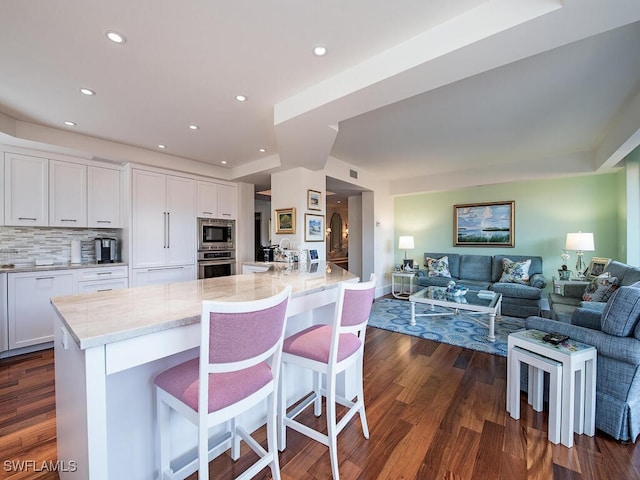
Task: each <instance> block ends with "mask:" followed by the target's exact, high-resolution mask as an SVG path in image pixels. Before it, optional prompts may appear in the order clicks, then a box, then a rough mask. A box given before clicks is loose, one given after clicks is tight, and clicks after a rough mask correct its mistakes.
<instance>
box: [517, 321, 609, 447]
mask: <svg viewBox="0 0 640 480" xmlns="http://www.w3.org/2000/svg"><path fill="white" fill-rule="evenodd" d="M546 334H547V332H541V331H539V330H523V331H520V332H515V333H512V334H511V335H509V338H508V342H507V343H508V353H507V411H508V412H509V413H510V414H511V416H512V417H513V418H515V419H518V418H520V372H521V369H520V365H521V364H522V363H526V364H527V365H529V383H528V386H529V403H531V404H532V405H533V406H534V409H535V410H537V411H540V410H541V409H542V408H541V407H542V391H543V388H544V382H543V377H542V375H543V372H545V371H546V372H549V373H550V377H551V378H550V379H551V382H550V394H549V404H550V406H552V405H551V404H552V402H558V400H559V401H560V405H559V407H560V409H559V410H560V415H559V418H558V416H557V413H554V412H555V408H557V407H558V405H553V407H554V411H553V412H552V411H550V412H549V413H550V415H549V422H550V426H549V440H551V441H554V439H556V441H555V442H554V443H557V437H555V436H554V426H553V425H551V423H552V422H555V421H557V420H560V442H561V443H562V444H563V445H564V446H566V447H569V448H570V447H573V433H574V432H575V433H578V434H582V433H584V434H586V435H589V436H590V437H592V436H593V435H595V419H596V366H597V351H596V348H595V347H592V346H591V345H587V344H584V343H580V342H576V341H575V340H571V339H569V340H567V341H565V342H562V343H561V344H559V345H553V344H550V343H547V342H544V341H543V340H542V338H543V337H544V336H545V335H546ZM558 386H559V387H560V394H559V395H557V394H556V395H554V393H557V387H558ZM554 387H555V390H554ZM516 402H517V405H516ZM550 410H551V408H550ZM552 413H554V415H552ZM552 417H553V418H552Z"/></svg>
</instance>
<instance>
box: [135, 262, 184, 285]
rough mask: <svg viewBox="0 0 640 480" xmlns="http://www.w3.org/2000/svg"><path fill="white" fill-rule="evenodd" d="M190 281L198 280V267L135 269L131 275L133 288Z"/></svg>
mask: <svg viewBox="0 0 640 480" xmlns="http://www.w3.org/2000/svg"><path fill="white" fill-rule="evenodd" d="M190 280H196V267H195V265H194V264H192V265H181V266H178V267H150V268H134V269H133V270H132V274H131V286H132V287H142V286H145V285H159V284H164V283H176V282H187V281H190Z"/></svg>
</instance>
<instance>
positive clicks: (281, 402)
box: [277, 362, 287, 452]
mask: <svg viewBox="0 0 640 480" xmlns="http://www.w3.org/2000/svg"><path fill="white" fill-rule="evenodd" d="M285 369H286V363H284V362H282V363H281V365H280V379H279V381H278V422H277V423H278V433H277V436H278V450H280V451H281V452H282V451H283V450H284V449H285V448H287V427H286V425H285V423H284V419H285V417H286V416H287V400H286V399H287V391H286V385H285V382H284V380H283V378H286V375H285Z"/></svg>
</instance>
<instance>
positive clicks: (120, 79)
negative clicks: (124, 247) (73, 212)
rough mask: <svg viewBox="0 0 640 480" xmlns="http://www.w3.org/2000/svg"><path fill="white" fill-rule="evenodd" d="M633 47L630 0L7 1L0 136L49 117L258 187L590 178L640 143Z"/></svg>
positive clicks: (639, 25) (639, 62) (439, 185)
mask: <svg viewBox="0 0 640 480" xmlns="http://www.w3.org/2000/svg"><path fill="white" fill-rule="evenodd" d="M107 30H116V31H118V32H120V33H122V34H123V35H124V36H125V37H126V39H127V42H126V43H125V44H124V45H116V44H113V43H111V42H109V41H108V40H107V39H106V37H105V32H106V31H107ZM318 43H320V44H324V45H326V46H327V47H328V49H329V53H328V54H327V55H326V56H325V57H322V58H317V57H314V56H313V55H312V53H311V51H312V48H313V46H314V45H315V44H318ZM638 46H640V2H637V1H633V0H564V1H559V0H556V1H553V0H519V1H514V0H494V1H482V0H461V1H456V2H452V1H447V0H439V1H435V0H429V1H427V0H415V1H414V0H411V1H410V0H397V1H394V2H389V1H387V0H350V1H344V0H325V1H323V2H310V1H303V0H263V1H256V0H253V1H250V0H237V1H234V2H221V1H215V0H207V1H204V0H202V1H196V0H192V1H188V2H176V1H175V0H137V1H135V2H131V1H130V0H110V1H108V2H104V1H98V0H64V1H63V0H48V1H45V0H41V1H37V0H28V1H25V0H3V1H2V3H1V4H0V62H1V63H0V65H1V68H0V113H3V114H4V115H6V116H8V117H10V118H11V119H15V121H16V126H15V128H13V129H11V128H8V129H7V128H5V129H4V131H2V130H1V129H0V133H5V134H9V135H13V136H14V137H16V138H18V139H24V140H38V138H34V136H33V134H28V133H26V132H28V131H30V130H29V129H27V128H21V127H24V126H25V125H41V126H45V127H49V128H51V129H58V130H60V131H61V133H60V135H57V136H54V137H55V138H56V142H57V144H58V145H59V146H61V147H69V148H74V147H75V148H78V145H79V143H78V141H77V136H74V135H72V134H71V133H75V134H81V135H83V136H86V137H92V138H97V139H103V140H108V141H111V142H117V143H120V144H125V145H129V146H132V147H138V148H142V149H148V150H149V151H151V152H157V153H155V154H156V155H164V154H168V155H171V156H173V157H179V158H183V159H188V160H194V161H197V162H203V163H207V164H212V165H215V166H217V167H221V168H224V169H226V170H225V171H228V177H229V178H235V179H239V180H243V181H251V182H254V183H258V184H260V185H259V186H260V188H262V187H266V186H268V182H269V176H268V173H269V172H273V171H277V170H278V169H283V168H291V167H292V166H303V167H306V168H311V169H317V168H322V166H323V165H324V162H325V161H326V158H327V156H329V155H331V156H333V157H335V158H337V159H339V160H342V161H344V162H346V163H348V164H349V165H351V166H353V167H354V168H359V169H364V170H367V171H370V172H372V173H374V174H379V175H380V176H382V178H386V179H388V180H390V181H391V184H392V189H391V190H392V193H397V194H403V193H411V192H413V191H425V190H434V189H443V188H456V187H459V186H466V185H473V184H479V183H491V182H500V181H511V180H514V179H523V178H539V177H541V176H546V175H567V174H576V173H594V172H600V171H607V170H608V169H609V168H612V167H614V166H615V165H616V164H618V162H619V160H620V159H621V158H622V156H624V154H625V153H626V152H628V151H630V149H632V148H634V147H635V146H636V145H637V144H638V143H640V139H638V138H637V137H638V131H639V130H640V124H638V123H635V124H634V122H635V120H638V119H639V118H640V99H639V95H640V93H639V90H640V56H639V55H638ZM81 87H88V88H91V89H93V90H95V91H96V92H97V95H96V96H94V97H86V96H83V95H81V94H80V93H79V89H80V88H81ZM237 94H244V95H246V96H247V97H248V101H246V102H244V103H239V102H237V101H236V100H235V99H234V97H235V95H237ZM65 120H71V121H74V122H76V123H77V126H75V127H66V126H64V124H63V122H64V121H65ZM5 123H6V122H5ZM190 124H196V125H198V126H199V127H200V128H199V129H198V130H195V131H192V130H190V129H189V128H188V126H189V125H190ZM1 125H2V124H1V123H0V126H1ZM21 132H25V133H21ZM158 144H165V145H167V148H166V150H164V151H159V150H158V148H157V145H158ZM261 147H262V148H265V149H266V152H264V153H260V152H259V151H258V150H259V148H261ZM90 153H94V154H95V153H96V152H90ZM98 153H99V152H98ZM222 161H226V162H227V163H226V165H222V164H221V162H222Z"/></svg>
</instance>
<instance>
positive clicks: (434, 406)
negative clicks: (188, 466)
mask: <svg viewBox="0 0 640 480" xmlns="http://www.w3.org/2000/svg"><path fill="white" fill-rule="evenodd" d="M365 356H366V358H365V399H366V405H367V418H368V421H369V429H370V433H371V437H370V439H369V440H365V439H364V438H363V437H362V430H361V428H360V422H359V420H358V419H357V417H356V418H355V419H354V420H353V421H352V423H351V424H350V425H349V426H348V427H347V428H346V429H345V430H344V431H343V432H342V434H341V435H340V437H339V439H338V445H339V458H340V475H341V479H342V480H352V479H365V480H366V479H387V478H394V479H451V480H453V479H505V480H518V479H583V480H590V479H628V480H634V479H638V480H640V449H639V448H636V445H633V444H622V443H619V442H616V441H615V440H613V439H612V438H611V437H609V436H607V435H605V434H603V433H601V432H599V431H598V432H597V434H596V436H595V437H593V438H592V437H587V436H583V435H576V440H575V446H574V447H573V448H571V449H567V448H566V447H564V446H562V445H553V444H551V443H549V442H548V441H547V434H546V429H547V418H546V414H545V413H537V412H534V411H533V410H532V409H531V407H529V406H527V405H526V401H524V397H523V408H522V418H521V420H520V421H515V420H512V419H511V418H510V417H509V415H508V414H507V413H506V411H505V372H506V359H505V358H503V357H497V356H493V355H489V354H485V353H481V352H475V351H471V350H465V349H462V348H458V347H452V346H449V345H445V344H439V343H435V342H432V341H429V340H422V339H418V338H414V337H408V336H405V335H402V334H396V333H390V332H387V331H384V330H379V329H375V328H370V329H369V331H368V333H367V343H366V349H365ZM307 419H308V421H309V422H316V423H320V422H322V421H323V419H322V418H321V419H319V420H318V419H315V418H314V417H313V415H312V414H311V413H310V414H309V415H307ZM263 430H264V429H261V430H260V431H259V432H258V438H259V439H260V440H264V431H263ZM149 441H153V440H152V439H149ZM246 451H247V448H245V447H243V452H246ZM251 455H252V454H248V455H246V456H245V457H247V458H249V457H250V456H251ZM247 458H245V459H243V458H241V459H240V460H239V461H238V462H236V463H234V462H232V461H231V460H230V458H229V457H228V456H227V455H226V454H225V455H222V456H220V457H218V458H217V459H216V460H214V461H213V462H211V469H210V470H211V478H212V479H230V478H233V477H234V476H235V475H236V474H237V473H239V472H241V471H242V470H243V469H244V468H246V465H247ZM0 459H1V460H2V463H1V464H0V478H2V479H36V478H42V479H56V478H58V475H57V474H56V473H52V472H49V471H46V468H45V469H44V471H43V469H42V465H43V462H45V466H46V465H51V463H48V464H47V463H46V462H55V461H56V445H55V405H54V371H53V354H52V351H45V352H39V353H34V354H29V355H24V356H20V357H17V358H11V359H6V360H1V361H0ZM19 461H29V462H31V463H28V464H24V463H23V464H20V463H19ZM280 461H281V467H282V478H283V479H284V480H305V479H307V480H314V479H329V478H331V468H330V465H329V456H328V451H327V449H326V447H324V446H322V445H320V444H318V443H316V442H314V441H311V440H309V439H307V438H306V437H303V436H301V435H299V434H297V433H295V432H291V431H289V433H288V444H287V449H286V450H285V451H284V452H282V453H281V454H280ZM20 465H23V466H26V467H28V471H22V472H21V471H19V468H17V467H18V466H20ZM34 465H36V466H37V469H36V468H33V466H34ZM36 470H40V471H39V472H36ZM190 478H191V479H195V478H197V476H196V475H195V474H194V475H193V476H192V477H190ZM257 478H265V479H266V478H270V473H269V470H268V469H265V470H264V471H263V472H261V475H258V477H257Z"/></svg>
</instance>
